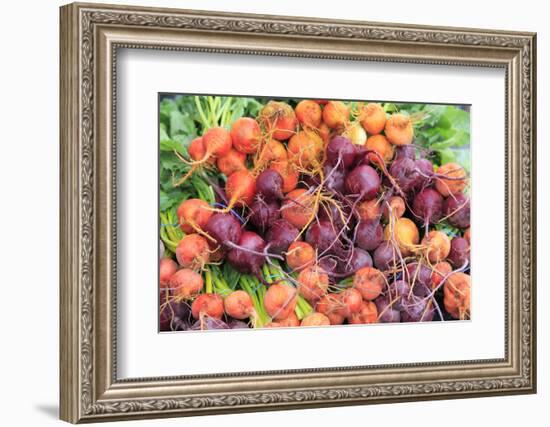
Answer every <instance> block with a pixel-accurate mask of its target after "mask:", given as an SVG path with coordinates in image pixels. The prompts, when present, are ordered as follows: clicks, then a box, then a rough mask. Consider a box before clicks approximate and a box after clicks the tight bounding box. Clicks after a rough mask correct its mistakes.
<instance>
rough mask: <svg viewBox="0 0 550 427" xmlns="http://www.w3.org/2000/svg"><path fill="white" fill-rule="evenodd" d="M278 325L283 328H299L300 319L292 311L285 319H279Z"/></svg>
mask: <svg viewBox="0 0 550 427" xmlns="http://www.w3.org/2000/svg"><path fill="white" fill-rule="evenodd" d="M278 323H279V325H280V326H281V327H284V328H293V327H296V326H300V319H298V316H296V313H295V312H294V311H292V312H290V314H289V315H288V317H287V318H286V319H281V320H279V321H278Z"/></svg>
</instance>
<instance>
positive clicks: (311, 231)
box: [306, 221, 341, 254]
mask: <svg viewBox="0 0 550 427" xmlns="http://www.w3.org/2000/svg"><path fill="white" fill-rule="evenodd" d="M337 234H338V232H337V230H336V228H335V226H334V225H333V224H331V223H330V222H329V221H317V222H314V223H313V224H311V225H310V226H309V228H308V230H307V233H306V242H308V243H309V244H310V245H311V246H313V247H314V248H315V249H317V252H318V253H319V254H321V253H323V252H325V251H327V252H328V253H335V252H336V253H338V252H339V250H340V249H341V243H340V241H338V239H337Z"/></svg>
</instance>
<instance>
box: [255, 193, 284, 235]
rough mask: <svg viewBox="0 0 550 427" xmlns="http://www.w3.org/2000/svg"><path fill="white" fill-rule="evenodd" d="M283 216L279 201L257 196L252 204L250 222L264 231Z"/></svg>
mask: <svg viewBox="0 0 550 427" xmlns="http://www.w3.org/2000/svg"><path fill="white" fill-rule="evenodd" d="M280 217H281V211H280V206H279V203H277V202H276V201H274V200H272V201H266V200H264V199H263V198H256V200H254V203H252V205H251V206H250V217H249V219H250V222H251V223H252V225H254V226H255V227H256V228H257V229H258V230H260V231H261V232H262V233H264V232H265V230H267V229H268V228H269V227H270V226H271V224H273V223H274V222H275V221H276V220H278V219H279V218H280Z"/></svg>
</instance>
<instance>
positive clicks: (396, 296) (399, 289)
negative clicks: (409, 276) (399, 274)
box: [389, 280, 411, 311]
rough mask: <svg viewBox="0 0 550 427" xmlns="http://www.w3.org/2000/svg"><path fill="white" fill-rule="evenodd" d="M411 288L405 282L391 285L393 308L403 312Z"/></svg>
mask: <svg viewBox="0 0 550 427" xmlns="http://www.w3.org/2000/svg"><path fill="white" fill-rule="evenodd" d="M410 293H411V288H410V286H409V284H408V283H407V282H406V281H404V280H396V281H395V282H393V283H392V284H391V285H390V292H389V297H390V298H391V301H393V306H392V307H393V308H394V309H396V310H398V311H401V310H403V308H404V307H403V302H404V301H406V300H407V298H409V294H410Z"/></svg>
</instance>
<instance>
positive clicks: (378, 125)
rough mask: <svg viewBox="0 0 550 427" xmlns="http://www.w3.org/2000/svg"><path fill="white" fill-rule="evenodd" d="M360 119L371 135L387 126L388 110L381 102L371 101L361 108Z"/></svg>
mask: <svg viewBox="0 0 550 427" xmlns="http://www.w3.org/2000/svg"><path fill="white" fill-rule="evenodd" d="M359 120H360V121H361V125H362V126H363V128H364V129H365V130H366V131H367V132H368V133H369V135H374V134H378V133H380V132H382V131H383V130H384V127H385V126H386V112H385V111H384V109H383V108H382V106H381V105H380V104H374V103H369V104H367V105H365V106H364V107H363V108H362V109H361V111H360V113H359Z"/></svg>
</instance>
